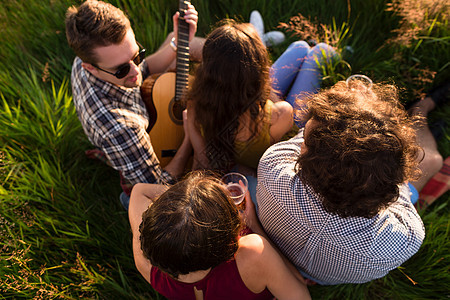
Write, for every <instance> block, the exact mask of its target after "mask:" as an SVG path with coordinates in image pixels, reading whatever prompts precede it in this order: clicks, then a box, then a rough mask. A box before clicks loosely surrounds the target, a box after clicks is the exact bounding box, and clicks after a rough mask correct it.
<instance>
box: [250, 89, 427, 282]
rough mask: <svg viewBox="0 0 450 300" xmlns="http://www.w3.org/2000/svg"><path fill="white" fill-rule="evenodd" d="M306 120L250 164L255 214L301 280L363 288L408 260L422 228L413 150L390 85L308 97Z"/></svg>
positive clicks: (417, 152) (408, 122)
mask: <svg viewBox="0 0 450 300" xmlns="http://www.w3.org/2000/svg"><path fill="white" fill-rule="evenodd" d="M307 103H308V105H307V108H308V111H307V115H306V120H307V123H306V125H305V127H304V128H302V129H301V130H300V131H299V133H298V134H297V135H296V136H295V137H293V138H292V139H290V140H288V141H285V142H281V143H278V144H275V145H273V146H272V147H271V148H269V149H268V150H267V151H266V152H265V154H264V155H263V157H262V158H261V160H260V163H259V167H258V186H257V197H256V198H257V204H258V209H257V211H258V216H259V219H260V221H261V223H262V225H263V227H264V229H265V230H266V232H267V234H268V236H269V237H270V238H271V239H272V240H273V241H274V242H275V243H276V244H277V245H278V247H279V248H280V249H281V250H282V252H283V253H284V254H285V255H286V256H287V257H288V258H289V259H290V260H291V261H292V262H293V263H294V264H295V265H296V267H297V268H298V269H299V270H300V271H301V273H302V275H304V276H305V277H306V278H309V279H311V280H313V281H315V282H317V283H319V284H328V285H331V284H341V283H363V282H368V281H371V280H373V279H376V278H380V277H383V276H385V275H386V274H387V273H388V272H389V271H390V270H392V269H394V268H396V267H398V266H400V265H401V264H402V263H403V262H405V261H406V260H407V259H409V258H410V257H411V256H412V255H414V254H415V253H416V252H417V251H418V250H419V248H420V246H421V244H422V241H423V239H424V237H425V230H424V226H423V223H422V220H421V219H420V217H419V215H418V213H417V211H416V209H415V208H414V206H413V203H412V202H411V200H410V198H411V195H412V191H413V190H414V187H413V186H412V185H411V183H409V182H410V181H414V180H417V179H418V178H419V176H420V168H419V161H420V160H421V158H422V157H423V151H422V148H421V147H420V146H419V145H418V144H417V142H416V130H415V124H416V122H417V120H416V121H415V120H414V118H411V117H409V116H408V114H407V112H406V111H405V110H404V108H403V106H402V105H401V104H400V103H399V101H398V91H397V89H396V88H395V87H394V86H391V85H382V84H374V85H372V86H371V87H369V88H368V87H367V86H364V85H363V84H362V83H360V82H359V81H356V83H355V84H352V85H351V86H349V84H348V83H346V82H338V83H337V84H336V85H335V86H333V87H331V88H329V89H326V90H323V91H321V92H320V93H318V94H315V95H311V97H310V99H308V102H307Z"/></svg>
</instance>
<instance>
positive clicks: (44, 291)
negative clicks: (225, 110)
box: [0, 0, 450, 299]
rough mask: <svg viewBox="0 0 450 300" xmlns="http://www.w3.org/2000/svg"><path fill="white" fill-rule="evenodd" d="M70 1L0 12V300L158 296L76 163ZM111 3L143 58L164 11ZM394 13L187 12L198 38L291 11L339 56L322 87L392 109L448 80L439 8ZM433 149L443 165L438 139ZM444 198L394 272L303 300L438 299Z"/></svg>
mask: <svg viewBox="0 0 450 300" xmlns="http://www.w3.org/2000/svg"><path fill="white" fill-rule="evenodd" d="M417 1H418V0H417ZM417 1H413V2H417ZM79 2H80V1H70V0H63V1H45V2H44V1H25V0H6V1H2V2H1V3H0V37H1V38H0V182H1V185H0V299H20V298H23V299H33V298H36V299H39V298H44V299H52V298H63V299H79V298H103V299H127V298H128V299H148V298H153V299H158V298H161V297H158V295H156V293H155V292H154V291H153V290H152V289H151V287H150V286H149V285H148V284H147V283H146V282H145V281H144V280H143V279H142V277H141V276H140V275H139V274H138V272H137V270H136V269H135V266H134V262H133V259H132V255H131V234H130V229H129V225H128V220H127V214H126V212H125V211H124V210H123V209H122V207H121V205H120V203H119V200H118V195H119V193H120V187H119V177H118V174H117V173H116V172H115V171H114V170H112V169H111V168H109V167H107V166H105V165H103V164H102V163H100V162H98V161H94V160H90V159H88V158H86V157H85V155H84V151H85V150H87V149H90V148H91V147H92V146H91V145H90V144H89V142H88V141H87V139H86V137H85V135H84V132H83V130H82V128H81V125H80V123H79V121H78V118H77V115H76V112H75V109H74V106H73V104H72V98H71V90H70V83H69V81H70V68H71V62H72V60H73V55H74V54H73V52H72V50H70V49H69V47H68V46H67V43H66V40H65V35H64V14H65V11H66V9H67V7H68V6H70V5H73V4H78V3H79ZM111 2H112V3H113V4H115V5H117V6H120V7H122V8H123V9H124V10H125V11H126V13H127V14H128V15H129V16H130V18H131V20H132V23H133V28H134V29H135V32H136V36H137V39H138V40H139V41H140V42H141V43H142V44H143V45H144V46H145V47H146V48H147V49H149V51H154V50H156V49H157V48H158V47H159V45H160V43H161V42H162V41H163V39H164V38H165V36H166V34H167V33H168V32H170V31H171V30H172V21H171V20H172V14H173V13H174V11H175V9H176V6H177V2H176V1H175V2H173V3H172V1H166V0H154V1H150V0H147V1H145V0H143V1H131V0H116V1H111ZM397 2H399V3H400V4H403V6H401V5H400V6H397V7H394V9H392V6H390V5H389V3H391V1H387V0H386V1H384V0H374V1H356V0H355V1H331V2H328V3H327V5H326V6H325V5H323V3H322V2H321V1H313V0H302V1H299V0H281V1H280V0H266V1H231V0H221V1H207V0H204V1H200V0H198V1H195V2H194V4H195V5H196V7H197V9H198V11H199V15H200V23H199V29H198V32H199V35H202V36H204V35H206V34H207V33H208V32H209V31H210V29H211V28H212V26H213V25H214V24H215V23H216V22H217V21H218V20H220V19H221V18H224V17H236V18H239V19H240V20H242V21H247V20H248V18H249V15H250V12H251V11H252V10H253V9H258V10H259V11H260V12H261V13H262V15H263V17H264V21H265V25H266V31H268V30H285V29H280V28H278V26H279V25H280V23H286V24H287V23H289V20H290V18H291V17H294V16H297V15H298V14H299V13H301V14H302V16H304V17H305V18H306V19H308V20H310V21H311V22H312V24H313V26H317V28H326V29H327V31H324V33H326V34H325V35H318V36H317V37H315V39H317V42H323V41H326V40H327V38H328V40H327V41H328V42H330V43H334V42H335V44H333V45H334V46H335V47H336V48H337V49H336V50H337V52H338V53H339V58H340V59H338V60H336V61H334V62H333V63H331V64H329V65H327V66H326V67H325V69H324V70H323V71H324V73H325V75H326V80H325V81H324V85H326V86H328V85H331V84H333V83H334V82H336V81H337V80H342V79H345V78H346V77H347V76H348V75H350V74H353V73H363V74H366V75H369V76H371V77H372V79H373V80H374V81H389V82H395V83H397V84H399V85H400V86H401V87H402V88H404V90H405V92H404V93H403V94H402V95H403V99H402V101H404V102H405V103H406V102H410V101H413V100H414V99H415V98H416V97H417V96H418V95H419V94H420V93H422V92H423V91H424V90H426V89H428V88H430V87H432V86H434V85H436V84H438V83H440V82H443V81H444V80H448V78H449V76H448V74H449V65H448V62H449V61H450V58H449V55H450V52H449V51H448V49H449V47H448V43H449V27H448V17H447V18H445V17H444V16H448V5H447V6H445V5H444V6H441V8H440V9H441V11H439V10H438V11H437V12H435V11H434V10H433V11H430V8H427V7H424V8H423V13H422V14H421V15H420V17H421V18H419V19H414V18H410V16H409V15H408V14H407V12H408V9H409V10H411V9H410V6H408V5H411V1H406V0H405V1H397ZM439 3H440V2H439ZM443 3H444V2H443ZM444 4H445V3H444ZM445 10H447V12H445ZM430 12H431V13H430ZM415 16H416V17H417V15H415ZM405 24H406V25H405ZM408 24H409V25H408ZM405 26H406V27H405ZM408 26H409V27H408ZM411 26H412V27H411ZM410 28H413V29H414V32H411V30H410ZM408 30H409V31H408ZM405 32H408V33H409V34H410V36H409V40H408V42H407V43H405V42H404V41H403V40H401V39H398V37H400V36H401V35H402V34H405ZM285 33H286V35H287V40H286V42H284V43H283V44H281V45H280V46H277V47H274V48H271V49H270V53H271V55H272V58H273V59H276V58H277V57H278V55H279V54H281V53H282V52H283V51H284V49H285V48H286V47H287V46H288V45H289V43H290V42H292V41H294V40H295V39H298V38H299V37H298V36H297V37H296V36H292V35H291V33H292V32H291V31H285ZM302 38H303V37H302ZM304 38H306V37H304ZM347 46H351V47H352V49H353V52H351V53H349V52H348V50H346V49H348V48H346V47H347ZM346 51H347V52H346ZM449 110H450V107H449V106H448V105H447V106H444V107H442V108H439V109H437V110H436V112H433V114H432V115H431V118H430V120H431V122H434V121H436V120H439V119H445V120H446V121H447V124H450V111H449ZM439 150H440V151H441V153H443V155H444V157H447V156H449V155H450V133H449V131H448V130H447V131H446V132H445V134H444V137H443V139H442V140H440V141H439ZM449 197H450V195H449V194H448V193H447V194H446V195H444V196H443V197H441V199H439V200H438V201H437V202H436V203H435V204H433V205H432V206H431V207H430V208H429V209H427V210H426V211H424V212H422V217H423V220H424V223H425V226H426V232H427V235H426V238H425V241H424V244H423V246H422V247H421V249H420V251H419V252H418V253H417V254H416V255H415V256H414V257H413V258H412V259H410V260H409V261H407V262H406V263H405V264H404V265H403V266H402V267H401V268H398V269H396V270H393V271H391V273H390V274H389V275H388V276H386V277H385V278H382V279H379V280H376V281H373V282H370V283H367V284H361V285H339V286H331V287H321V286H315V287H311V288H310V290H311V293H312V295H313V297H314V298H324V299H428V298H439V297H441V298H442V297H444V298H446V297H448V296H449V292H448V291H449V290H450V287H449V282H450V278H449V275H448V274H449V272H448V271H449V270H448V260H449V253H450V251H449V241H448V236H449V234H448V227H449V226H448V225H449V223H448V222H449V221H448V215H449V214H448V212H449V208H448V205H447V203H448V200H449Z"/></svg>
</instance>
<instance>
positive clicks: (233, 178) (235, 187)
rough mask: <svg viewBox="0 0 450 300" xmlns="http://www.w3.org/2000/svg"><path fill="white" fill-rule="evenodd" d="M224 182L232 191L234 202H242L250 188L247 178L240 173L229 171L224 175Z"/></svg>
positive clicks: (237, 203)
mask: <svg viewBox="0 0 450 300" xmlns="http://www.w3.org/2000/svg"><path fill="white" fill-rule="evenodd" d="M222 182H223V184H224V185H225V187H226V188H227V190H228V191H229V192H230V195H231V199H233V201H234V204H236V205H239V204H241V203H242V201H244V198H245V194H246V193H247V189H248V182H247V178H245V176H244V175H242V174H240V173H228V174H225V175H224V176H223V177H222Z"/></svg>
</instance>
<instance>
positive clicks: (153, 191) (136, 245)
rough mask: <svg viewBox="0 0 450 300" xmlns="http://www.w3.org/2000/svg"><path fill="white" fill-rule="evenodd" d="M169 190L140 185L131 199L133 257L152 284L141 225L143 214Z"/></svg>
mask: <svg viewBox="0 0 450 300" xmlns="http://www.w3.org/2000/svg"><path fill="white" fill-rule="evenodd" d="M166 189H167V187H166V186H163V185H157V184H149V183H138V184H136V185H135V186H134V187H133V191H132V192H131V197H130V206H129V208H128V218H129V220H130V226H131V232H132V234H133V256H134V263H135V265H136V268H137V269H138V271H139V272H140V273H141V275H142V276H143V277H144V278H145V280H147V281H148V282H149V283H150V270H151V267H152V265H151V264H150V261H149V260H148V259H147V258H145V257H144V253H143V252H142V250H141V243H140V240H139V236H140V233H139V225H140V224H141V222H142V214H143V213H144V211H146V210H147V208H148V207H149V206H150V205H151V204H152V203H153V199H155V198H156V197H157V196H158V195H160V194H161V193H163V192H164V191H165V190H166Z"/></svg>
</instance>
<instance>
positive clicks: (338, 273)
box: [256, 129, 425, 284]
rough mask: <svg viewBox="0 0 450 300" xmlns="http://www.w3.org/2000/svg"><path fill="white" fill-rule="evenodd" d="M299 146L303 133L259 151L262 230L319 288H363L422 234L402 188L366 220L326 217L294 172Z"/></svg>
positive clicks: (412, 249)
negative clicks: (392, 200) (349, 285)
mask: <svg viewBox="0 0 450 300" xmlns="http://www.w3.org/2000/svg"><path fill="white" fill-rule="evenodd" d="M302 142H303V129H302V130H300V132H299V134H298V135H296V136H295V137H293V138H292V139H290V140H288V141H285V142H280V143H278V144H275V145H273V146H272V147H270V148H269V149H268V150H267V151H266V152H265V154H264V155H263V157H262V158H261V160H260V162H259V167H258V185H257V194H256V199H257V202H258V216H259V219H260V221H261V224H262V225H263V227H264V229H265V231H266V232H267V234H268V235H269V237H270V238H271V239H272V241H273V242H275V243H276V244H277V245H278V247H279V248H280V250H281V251H282V252H283V253H284V254H285V255H286V256H287V257H288V258H289V259H290V260H291V261H292V262H293V263H294V264H295V265H296V266H297V268H298V269H299V270H300V271H301V272H302V273H303V275H304V276H305V277H307V278H310V279H312V280H315V281H317V282H318V283H321V284H341V283H363V282H367V281H370V280H373V279H376V278H380V277H383V276H385V275H386V274H387V273H388V272H389V271H390V270H392V269H394V268H397V267H398V266H400V265H401V264H402V263H403V262H405V261H406V260H407V259H409V258H410V257H411V256H412V255H414V254H415V253H416V252H417V251H418V250H419V248H420V245H421V244H422V241H423V239H424V237H425V229H424V226H423V223H422V220H421V219H420V217H419V215H418V214H417V212H416V209H415V208H414V206H413V205H412V204H411V202H410V200H409V197H410V192H409V188H408V187H407V185H406V184H405V185H402V186H401V187H400V196H399V198H398V199H397V201H396V202H395V203H393V204H391V205H390V206H389V207H388V208H387V209H385V210H384V211H381V212H380V213H378V214H377V215H376V216H375V217H373V218H371V219H367V218H360V217H350V218H341V217H339V216H337V215H333V214H330V213H328V212H326V211H325V209H324V208H323V206H322V204H321V201H320V200H319V198H318V196H317V194H316V193H314V191H313V190H312V189H311V187H309V186H307V185H306V184H304V183H303V182H302V181H301V180H300V178H299V176H297V175H296V173H295V171H294V166H295V163H296V159H297V158H298V156H299V154H300V144H301V143H302Z"/></svg>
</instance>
